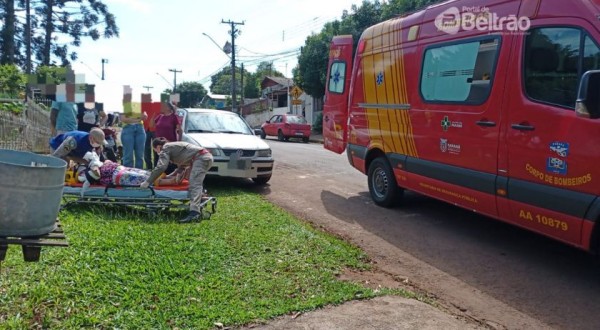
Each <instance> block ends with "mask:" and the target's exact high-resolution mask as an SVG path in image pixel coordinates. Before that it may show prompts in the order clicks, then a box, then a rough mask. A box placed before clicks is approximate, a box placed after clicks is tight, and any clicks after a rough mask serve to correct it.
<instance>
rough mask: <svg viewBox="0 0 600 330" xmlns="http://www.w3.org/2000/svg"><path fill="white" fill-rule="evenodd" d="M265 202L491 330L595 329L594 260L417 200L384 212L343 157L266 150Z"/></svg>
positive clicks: (599, 279)
mask: <svg viewBox="0 0 600 330" xmlns="http://www.w3.org/2000/svg"><path fill="white" fill-rule="evenodd" d="M267 142H268V143H269V144H270V145H271V147H272V149H273V153H274V157H275V160H276V165H275V174H274V176H273V178H272V180H271V182H270V185H269V186H266V187H264V188H261V189H258V190H259V191H261V192H262V193H264V194H265V195H266V196H267V198H268V199H270V200H272V201H274V202H275V203H277V204H279V205H281V206H282V207H284V208H286V209H289V210H290V211H292V212H294V213H295V214H297V215H298V216H300V217H303V218H305V219H307V220H308V221H311V222H313V223H314V224H315V225H316V226H320V227H323V228H325V229H326V230H328V231H330V232H333V233H335V234H337V235H340V236H343V237H345V238H347V239H348V240H350V241H351V242H353V243H355V244H357V245H359V246H360V247H361V248H363V249H364V250H365V251H366V252H367V253H368V254H369V255H370V256H371V258H372V259H373V260H374V262H375V263H376V264H377V266H378V267H379V269H380V270H381V271H384V272H387V273H389V274H391V275H393V276H395V278H401V279H403V280H404V281H406V282H410V283H411V284H412V285H413V286H414V287H415V288H419V289H422V290H425V291H427V292H429V293H431V294H432V295H434V296H435V297H437V298H439V299H440V300H443V301H445V302H446V303H447V304H449V305H451V306H454V307H455V308H456V309H457V310H460V311H461V312H463V313H465V314H466V315H468V317H473V318H476V319H478V320H483V321H484V322H487V323H488V324H490V325H492V326H493V327H497V328H508V329H521V328H538V327H544V328H546V327H549V328H557V329H600V314H599V313H598V311H600V263H598V262H597V259H596V258H594V257H593V256H590V255H588V254H587V253H585V252H583V251H580V250H577V249H575V248H572V247H569V246H566V245H564V244H562V243H559V242H555V241H553V240H550V239H547V238H544V237H542V236H540V235H537V234H534V233H530V232H527V231H524V230H521V229H519V228H516V227H514V226H511V225H508V224H505V223H502V222H500V221H496V220H493V219H490V218H487V217H483V216H480V215H477V214H474V213H472V212H469V211H466V210H463V209H459V208H457V207H454V206H451V205H448V204H446V203H443V202H439V201H436V200H433V199H430V198H427V197H424V196H421V195H417V194H414V193H408V194H407V195H406V196H405V199H404V202H403V205H402V206H400V207H397V208H394V209H384V208H381V207H378V206H376V205H374V204H373V203H372V202H371V199H370V197H369V193H368V188H367V181H366V176H364V175H363V174H362V173H360V172H358V171H357V170H355V169H354V168H352V167H351V166H350V165H349V163H348V161H347V158H346V155H345V154H342V155H337V154H334V153H332V152H329V151H327V150H325V149H323V146H322V145H321V144H317V143H310V144H305V143H300V142H279V141H276V140H271V139H269V140H267Z"/></svg>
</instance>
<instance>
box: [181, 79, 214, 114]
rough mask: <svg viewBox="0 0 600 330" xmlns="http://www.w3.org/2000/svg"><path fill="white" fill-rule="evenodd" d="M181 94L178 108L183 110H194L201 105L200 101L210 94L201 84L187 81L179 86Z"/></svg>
mask: <svg viewBox="0 0 600 330" xmlns="http://www.w3.org/2000/svg"><path fill="white" fill-rule="evenodd" d="M177 92H178V93H179V104H178V106H180V107H183V108H194V107H197V106H199V105H200V101H202V99H203V98H204V96H206V94H207V93H208V92H207V91H206V88H204V86H202V84H201V83H199V82H191V81H185V82H182V83H181V84H179V85H177Z"/></svg>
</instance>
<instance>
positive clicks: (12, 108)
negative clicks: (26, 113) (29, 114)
mask: <svg viewBox="0 0 600 330" xmlns="http://www.w3.org/2000/svg"><path fill="white" fill-rule="evenodd" d="M0 111H5V112H11V113H14V114H20V113H21V112H22V111H23V103H21V102H18V101H13V102H2V103H0Z"/></svg>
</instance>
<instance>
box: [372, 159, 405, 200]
mask: <svg viewBox="0 0 600 330" xmlns="http://www.w3.org/2000/svg"><path fill="white" fill-rule="evenodd" d="M368 180H369V182H368V183H369V193H370V194H371V199H373V201H374V202H375V204H377V205H379V206H383V207H392V206H394V205H395V204H396V203H397V201H398V200H399V199H400V197H401V196H402V193H403V190H402V189H401V188H400V187H398V184H397V183H396V177H395V176H394V172H393V171H392V167H391V166H390V164H389V163H388V161H387V159H386V158H385V157H379V158H377V159H375V160H373V162H372V163H371V165H370V166H369V173H368Z"/></svg>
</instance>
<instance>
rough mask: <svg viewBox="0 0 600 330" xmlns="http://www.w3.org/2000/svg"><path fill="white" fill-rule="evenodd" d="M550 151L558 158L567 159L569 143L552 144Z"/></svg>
mask: <svg viewBox="0 0 600 330" xmlns="http://www.w3.org/2000/svg"><path fill="white" fill-rule="evenodd" d="M550 151H552V152H555V153H556V154H557V155H559V156H560V157H567V156H568V155H569V143H567V142H552V143H550Z"/></svg>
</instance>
